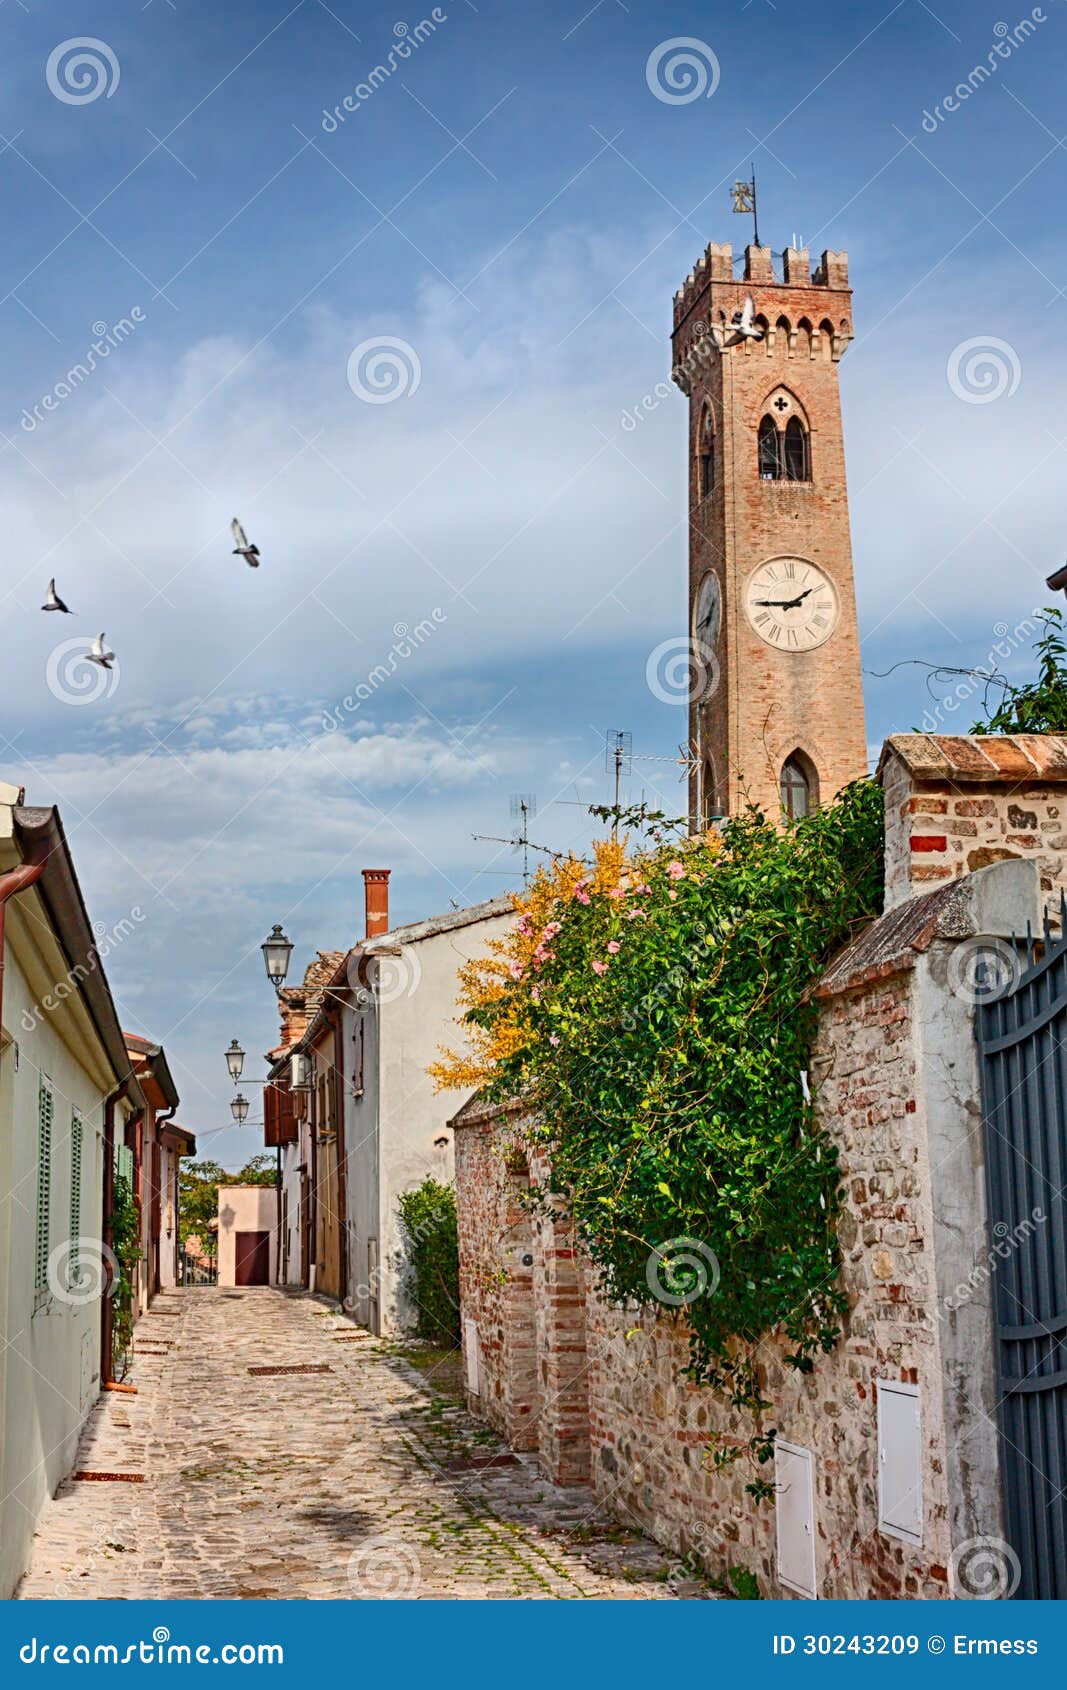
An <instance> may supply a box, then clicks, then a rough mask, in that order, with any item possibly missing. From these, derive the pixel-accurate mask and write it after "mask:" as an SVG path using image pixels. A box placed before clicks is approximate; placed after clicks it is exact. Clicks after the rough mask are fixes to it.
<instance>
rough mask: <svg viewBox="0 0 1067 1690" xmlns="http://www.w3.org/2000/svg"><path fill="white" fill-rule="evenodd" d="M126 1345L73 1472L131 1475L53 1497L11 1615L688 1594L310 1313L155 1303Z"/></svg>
mask: <svg viewBox="0 0 1067 1690" xmlns="http://www.w3.org/2000/svg"><path fill="white" fill-rule="evenodd" d="M136 1345H137V1356H136V1360H135V1364H134V1369H133V1374H132V1382H133V1383H134V1384H135V1385H136V1386H137V1394H136V1395H126V1394H122V1393H117V1392H116V1393H108V1394H107V1395H105V1396H104V1397H103V1398H102V1399H101V1401H100V1402H99V1403H98V1404H97V1407H96V1409H95V1410H94V1412H93V1414H92V1416H91V1418H90V1420H89V1423H88V1425H87V1427H86V1430H85V1433H84V1435H83V1437H82V1441H81V1446H80V1449H79V1453H78V1458H77V1462H76V1464H75V1473H76V1474H110V1475H115V1474H118V1475H133V1476H135V1477H134V1478H133V1480H132V1481H131V1480H130V1479H126V1480H125V1481H122V1480H119V1481H118V1482H116V1481H114V1480H108V1479H102V1478H100V1479H92V1478H78V1477H71V1478H69V1479H67V1480H66V1481H64V1483H63V1484H62V1486H61V1487H60V1490H59V1493H58V1495H57V1496H56V1498H55V1499H54V1501H53V1502H52V1503H51V1504H50V1506H49V1508H48V1509H47V1511H46V1513H45V1516H44V1519H43V1520H42V1522H41V1525H40V1527H39V1529H38V1532H37V1535H36V1538H35V1542H34V1554H33V1561H32V1564H31V1566H30V1570H29V1572H28V1573H27V1574H26V1576H25V1578H24V1579H23V1581H22V1584H21V1586H20V1588H19V1591H18V1596H19V1597H20V1598H22V1599H26V1598H46V1597H67V1598H87V1599H100V1598H111V1599H115V1598H133V1597H148V1596H158V1597H171V1598H187V1599H188V1598H234V1597H238V1598H252V1599H255V1598H266V1599H270V1598H275V1599H281V1598H301V1597H311V1598H356V1599H364V1600H366V1599H375V1598H380V1597H385V1596H395V1597H408V1598H423V1599H433V1598H442V1597H456V1598H477V1597H497V1598H508V1597H546V1598H557V1599H559V1598H583V1597H585V1598H588V1597H596V1598H601V1599H603V1598H608V1599H633V1598H650V1597H651V1598H657V1599H663V1598H668V1599H669V1598H671V1597H672V1596H674V1595H677V1594H680V1593H685V1594H691V1595H698V1594H699V1595H703V1594H704V1592H703V1590H702V1589H697V1588H695V1587H693V1586H691V1585H683V1586H680V1587H675V1586H674V1585H673V1584H668V1582H667V1580H668V1572H669V1562H668V1559H667V1556H666V1554H665V1553H664V1551H662V1550H661V1549H659V1548H658V1547H657V1546H656V1545H654V1544H651V1543H649V1542H648V1541H647V1540H645V1539H642V1538H641V1537H639V1536H637V1535H636V1534H633V1535H631V1534H628V1533H625V1532H621V1531H620V1530H619V1528H618V1526H617V1525H616V1524H614V1523H613V1522H611V1521H609V1520H607V1519H606V1517H605V1516H603V1514H601V1513H599V1512H598V1511H597V1509H596V1508H595V1505H594V1503H593V1500H592V1497H591V1495H590V1493H589V1492H588V1491H587V1490H585V1489H584V1488H578V1489H568V1490H558V1489H556V1488H554V1487H553V1486H551V1485H548V1484H546V1483H545V1482H544V1481H543V1480H542V1479H541V1477H540V1475H539V1474H538V1472H537V1468H536V1464H535V1463H534V1460H533V1458H532V1457H529V1456H522V1457H511V1456H508V1455H507V1453H506V1452H505V1450H504V1446H503V1445H501V1444H500V1443H499V1441H498V1440H497V1439H496V1438H495V1437H494V1436H493V1435H492V1434H491V1433H489V1432H487V1430H486V1429H485V1428H484V1427H483V1426H481V1425H480V1423H479V1422H478V1421H476V1420H475V1419H473V1418H472V1417H471V1416H470V1415H469V1414H468V1413H467V1411H466V1409H465V1407H464V1406H463V1405H462V1404H461V1403H460V1402H459V1401H457V1399H456V1397H455V1395H450V1394H446V1393H444V1392H439V1391H438V1390H437V1389H436V1388H435V1383H434V1377H433V1371H432V1370H431V1371H430V1372H428V1374H427V1376H426V1377H425V1378H424V1377H423V1375H422V1373H421V1372H419V1371H416V1369H415V1368H414V1367H413V1366H411V1365H410V1364H409V1362H408V1361H407V1360H405V1359H404V1357H403V1356H401V1355H398V1354H396V1353H395V1351H394V1347H393V1346H390V1345H386V1344H384V1343H382V1342H379V1341H378V1340H376V1339H373V1338H370V1337H368V1336H367V1335H366V1334H365V1333H364V1332H363V1331H362V1329H361V1328H359V1327H356V1326H353V1325H352V1323H351V1322H350V1321H348V1320H347V1319H345V1318H343V1317H339V1316H337V1315H336V1314H335V1313H334V1312H333V1311H332V1308H331V1307H328V1306H326V1305H325V1304H324V1303H322V1302H319V1301H318V1300H316V1299H315V1298H313V1297H309V1296H306V1295H303V1294H300V1293H293V1294H290V1293H287V1292H284V1291H278V1290H266V1289H246V1290H220V1289H216V1288H211V1289H206V1288H197V1289H189V1290H185V1291H178V1292H168V1293H166V1294H164V1295H163V1296H161V1297H159V1298H157V1300H156V1301H155V1303H154V1304H153V1306H152V1309H151V1310H150V1312H149V1313H148V1315H147V1316H146V1317H145V1318H144V1319H143V1320H142V1321H141V1322H140V1323H139V1325H138V1327H137V1337H136ZM309 1367H310V1368H311V1369H313V1370H314V1371H310V1372H309V1371H303V1369H307V1368H309ZM261 1368H280V1369H286V1370H291V1371H284V1372H281V1373H278V1374H263V1373H258V1372H255V1371H253V1370H255V1369H261ZM296 1370H300V1371H296ZM442 1376H443V1372H442ZM494 1455H498V1456H502V1457H503V1459H504V1464H503V1465H500V1466H493V1467H489V1466H486V1465H485V1462H486V1460H487V1458H491V1457H493V1456H494Z"/></svg>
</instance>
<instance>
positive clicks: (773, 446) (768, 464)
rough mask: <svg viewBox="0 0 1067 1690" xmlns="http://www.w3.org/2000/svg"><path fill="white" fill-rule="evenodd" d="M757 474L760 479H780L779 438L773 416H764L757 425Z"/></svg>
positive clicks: (780, 456)
mask: <svg viewBox="0 0 1067 1690" xmlns="http://www.w3.org/2000/svg"><path fill="white" fill-rule="evenodd" d="M759 474H760V480H761V481H780V480H781V479H782V453H781V439H780V437H779V434H778V425H777V423H776V422H775V420H774V418H773V417H764V419H763V421H762V422H761V423H760V425H759Z"/></svg>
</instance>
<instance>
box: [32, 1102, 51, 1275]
mask: <svg viewBox="0 0 1067 1690" xmlns="http://www.w3.org/2000/svg"><path fill="white" fill-rule="evenodd" d="M54 1116H55V1099H54V1098H53V1096H52V1088H51V1086H50V1085H49V1084H48V1081H47V1080H45V1079H43V1078H42V1080H41V1083H40V1087H39V1089H38V1092H37V1230H36V1239H35V1245H34V1277H33V1283H34V1286H35V1288H36V1289H37V1290H38V1291H46V1290H47V1289H48V1253H49V1247H50V1244H51V1233H52V1227H51V1220H52V1121H53V1119H54Z"/></svg>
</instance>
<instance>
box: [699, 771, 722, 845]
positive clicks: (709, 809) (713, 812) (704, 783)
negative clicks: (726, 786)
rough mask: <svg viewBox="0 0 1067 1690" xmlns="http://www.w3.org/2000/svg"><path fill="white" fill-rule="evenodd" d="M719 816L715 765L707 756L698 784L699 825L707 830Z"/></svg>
mask: <svg viewBox="0 0 1067 1690" xmlns="http://www.w3.org/2000/svg"><path fill="white" fill-rule="evenodd" d="M720 814H721V811H720V809H719V794H718V791H717V788H716V782H715V764H714V762H713V761H712V759H711V756H710V754H709V755H708V756H706V757H705V758H704V770H703V775H702V778H701V782H700V820H701V823H702V824H703V826H704V827H705V828H709V827H710V826H711V824H712V822H713V821H715V820H716V819H717V817H718V816H719V815H720Z"/></svg>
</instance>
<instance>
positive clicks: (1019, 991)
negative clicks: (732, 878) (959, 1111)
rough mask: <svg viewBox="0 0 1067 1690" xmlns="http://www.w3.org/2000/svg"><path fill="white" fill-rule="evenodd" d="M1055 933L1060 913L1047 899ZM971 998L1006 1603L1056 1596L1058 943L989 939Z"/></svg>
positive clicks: (1064, 1031)
mask: <svg viewBox="0 0 1067 1690" xmlns="http://www.w3.org/2000/svg"><path fill="white" fill-rule="evenodd" d="M1061 910H1062V912H1063V916H1064V924H1063V931H1064V932H1067V909H1065V908H1064V907H1063V906H1062V904H1061ZM994 950H995V952H996V956H995V958H991V969H992V974H991V975H990V976H989V977H988V978H989V979H990V983H991V985H992V988H993V989H992V990H991V992H990V997H989V999H988V1001H980V1002H979V1005H978V1008H977V1012H976V1021H977V1033H978V1045H979V1051H980V1063H981V1073H982V1115H983V1123H984V1132H985V1165H986V1187H987V1201H988V1208H989V1223H990V1233H991V1237H990V1244H991V1260H992V1263H993V1288H994V1304H993V1310H994V1319H995V1322H996V1338H995V1341H996V1372H997V1400H998V1405H999V1407H998V1412H999V1421H1000V1449H1001V1473H1002V1483H1003V1497H1004V1512H1005V1528H1006V1533H1007V1540H1008V1543H1009V1545H1010V1546H1011V1548H1012V1549H1013V1550H1014V1552H1015V1554H1016V1555H1017V1556H1018V1559H1019V1580H1018V1586H1017V1588H1016V1590H1015V1591H1014V1594H1015V1596H1016V1597H1019V1598H1024V1597H1038V1598H1044V1599H1054V1598H1059V1599H1063V1598H1065V1597H1067V1242H1065V1223H1067V1196H1065V1186H1067V939H1065V938H1053V937H1050V935H1049V933H1048V929H1047V927H1046V932H1045V944H1044V947H1043V954H1041V955H1040V956H1038V957H1036V958H1035V951H1034V946H1033V944H1032V943H1028V946H1027V951H1026V955H1025V959H1024V960H1025V967H1024V968H1023V970H1022V972H1021V973H1020V972H1019V965H1018V964H1017V963H1015V961H1014V956H1012V957H1011V963H1012V965H1013V966H1012V967H1011V968H1010V972H1009V977H1008V979H1007V980H1006V981H1001V982H997V981H996V979H995V974H996V973H997V972H999V971H1000V968H1001V967H1002V965H1003V960H1004V953H1006V952H1007V947H1006V946H1001V945H999V944H994Z"/></svg>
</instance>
